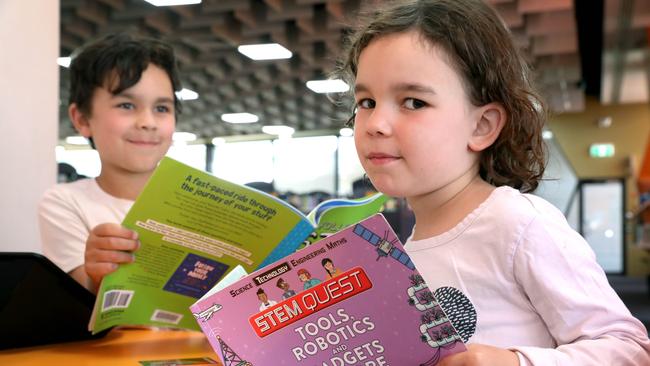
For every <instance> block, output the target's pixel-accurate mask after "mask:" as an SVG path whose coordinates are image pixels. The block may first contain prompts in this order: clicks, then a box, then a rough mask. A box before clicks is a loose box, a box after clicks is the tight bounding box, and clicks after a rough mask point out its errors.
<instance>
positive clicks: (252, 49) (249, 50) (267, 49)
mask: <svg viewBox="0 0 650 366" xmlns="http://www.w3.org/2000/svg"><path fill="white" fill-rule="evenodd" d="M237 51H239V53H241V54H242V55H244V56H246V57H248V58H251V59H253V60H280V59H286V58H291V56H292V55H293V54H292V53H291V51H289V50H288V49H286V48H284V47H282V46H281V45H279V44H277V43H265V44H249V45H241V46H239V47H237Z"/></svg>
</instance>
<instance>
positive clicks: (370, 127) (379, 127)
mask: <svg viewBox="0 0 650 366" xmlns="http://www.w3.org/2000/svg"><path fill="white" fill-rule="evenodd" d="M390 121H391V117H390V113H388V111H386V110H385V109H383V108H378V107H375V108H373V109H372V110H371V113H370V114H369V115H368V116H367V117H366V121H365V126H366V133H368V134H370V135H373V136H388V135H390V134H391V131H392V128H391V123H390Z"/></svg>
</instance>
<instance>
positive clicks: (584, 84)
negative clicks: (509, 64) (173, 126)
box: [60, 0, 650, 141]
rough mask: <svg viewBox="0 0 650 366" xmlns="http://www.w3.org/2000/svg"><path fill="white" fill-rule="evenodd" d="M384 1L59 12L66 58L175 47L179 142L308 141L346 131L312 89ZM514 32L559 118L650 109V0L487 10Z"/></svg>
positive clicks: (95, 0) (341, 115) (98, 1)
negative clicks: (591, 102)
mask: <svg viewBox="0 0 650 366" xmlns="http://www.w3.org/2000/svg"><path fill="white" fill-rule="evenodd" d="M377 2H379V1H377V0H366V1H360V0H203V1H202V3H201V4H198V5H186V6H173V7H160V8H158V7H155V6H153V5H150V4H148V3H146V2H145V1H143V0H60V3H61V43H60V44H61V51H60V55H61V56H68V55H69V54H70V53H72V51H73V50H74V49H76V48H77V47H79V46H81V45H82V44H84V43H85V42H86V41H88V40H90V39H93V38H95V37H98V36H100V35H103V34H106V33H110V32H115V31H128V32H134V33H139V34H142V35H146V36H152V37H157V38H160V39H163V40H165V41H168V42H170V43H171V44H172V45H173V47H174V49H175V51H176V54H177V56H178V59H179V64H180V70H181V79H182V82H183V86H184V87H185V88H189V89H192V90H194V91H196V92H198V93H199V95H200V97H199V99H197V100H192V101H185V102H183V113H182V114H181V116H180V117H179V120H178V124H177V130H178V131H184V132H193V133H195V134H197V135H198V136H199V138H202V139H206V140H207V141H209V139H211V138H213V137H217V136H221V137H230V138H232V139H236V138H237V136H239V138H255V137H259V136H260V134H261V127H262V126H263V125H289V126H292V127H294V128H295V129H296V131H298V133H299V134H318V133H322V132H323V131H336V130H338V129H339V128H340V127H341V126H342V124H343V121H344V120H345V119H347V117H348V111H349V107H345V106H337V105H335V104H334V103H333V102H332V101H331V99H330V98H328V97H327V96H326V95H322V94H316V93H314V92H312V91H311V90H309V89H307V87H306V86H305V82H306V81H308V80H312V79H321V78H324V75H326V74H327V73H328V72H329V71H330V70H331V69H332V67H333V65H334V60H335V59H336V56H337V54H338V53H339V51H340V48H341V43H342V37H343V34H344V33H345V31H346V29H347V28H346V24H352V23H353V21H354V16H355V14H356V13H357V12H358V10H359V8H360V7H363V6H367V5H372V4H373V3H377ZM488 2H490V3H491V4H493V5H494V6H495V7H496V9H497V10H498V12H499V13H500V14H501V16H502V17H503V19H504V20H505V22H506V24H507V25H508V26H509V27H510V29H511V30H512V32H513V34H514V37H515V40H516V42H517V44H518V45H519V46H520V47H521V48H522V49H523V51H524V53H525V54H526V55H527V57H528V58H529V60H530V62H531V64H532V65H533V66H534V69H535V70H536V77H537V81H538V85H539V87H540V89H541V91H542V93H543V94H544V96H545V97H546V99H547V101H548V102H549V104H550V106H551V107H552V109H553V110H554V111H555V112H556V113H562V112H566V111H580V110H582V109H583V108H584V106H585V96H595V97H597V98H600V99H601V100H603V102H605V103H619V102H628V101H635V102H636V101H647V100H648V94H649V93H648V76H647V71H648V70H649V69H650V55H649V52H648V51H649V47H648V41H647V35H648V31H647V29H648V26H649V25H650V0H636V1H635V0H575V1H574V0H488ZM267 42H277V43H280V44H282V45H284V46H285V47H287V48H288V49H290V50H291V51H292V52H293V57H292V58H291V59H288V60H276V61H252V60H250V59H248V58H247V57H245V56H243V55H241V54H239V53H238V52H237V50H236V48H237V46H238V45H241V44H254V43H267ZM60 70H61V92H60V97H61V101H62V103H61V104H62V105H61V113H60V116H61V119H60V120H61V127H60V137H61V138H64V137H66V136H70V135H74V134H75V133H74V131H73V129H72V127H71V125H70V122H69V120H68V118H67V112H66V105H67V99H68V84H69V83H68V75H67V72H66V69H64V68H61V69H60ZM232 112H249V113H254V114H256V115H258V116H259V117H260V121H259V122H257V123H253V124H229V123H226V122H223V121H221V118H220V116H221V114H222V113H232Z"/></svg>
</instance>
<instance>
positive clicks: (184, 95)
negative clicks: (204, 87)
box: [176, 88, 199, 100]
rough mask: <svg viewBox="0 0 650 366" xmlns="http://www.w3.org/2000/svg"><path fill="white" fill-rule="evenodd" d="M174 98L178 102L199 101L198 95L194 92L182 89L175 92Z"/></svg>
mask: <svg viewBox="0 0 650 366" xmlns="http://www.w3.org/2000/svg"><path fill="white" fill-rule="evenodd" d="M176 98H178V99H180V100H195V99H199V93H197V92H195V91H194V90H190V89H185V88H183V89H181V90H180V91H177V92H176Z"/></svg>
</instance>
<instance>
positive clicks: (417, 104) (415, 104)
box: [404, 98, 427, 109]
mask: <svg viewBox="0 0 650 366" xmlns="http://www.w3.org/2000/svg"><path fill="white" fill-rule="evenodd" d="M426 105H427V103H426V102H423V101H421V100H419V99H415V98H406V99H405V100H404V107H405V108H406V109H420V108H424V107H425V106H426Z"/></svg>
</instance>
